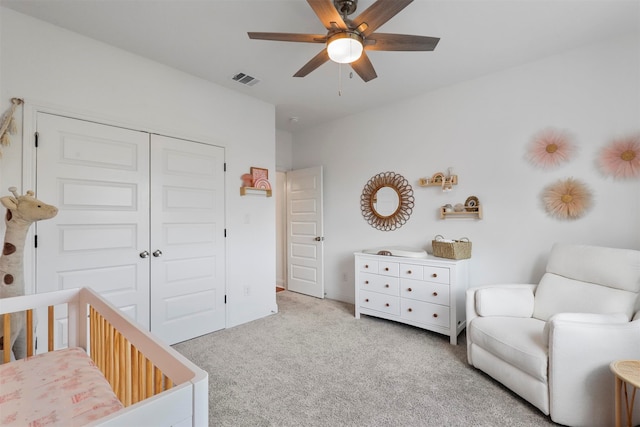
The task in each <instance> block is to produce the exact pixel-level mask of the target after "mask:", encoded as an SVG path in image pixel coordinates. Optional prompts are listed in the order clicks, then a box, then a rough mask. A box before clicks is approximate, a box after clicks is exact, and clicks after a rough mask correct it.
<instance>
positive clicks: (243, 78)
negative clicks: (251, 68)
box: [232, 73, 260, 86]
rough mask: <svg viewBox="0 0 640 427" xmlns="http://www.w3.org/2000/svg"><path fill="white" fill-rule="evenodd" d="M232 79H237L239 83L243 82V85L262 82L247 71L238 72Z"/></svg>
mask: <svg viewBox="0 0 640 427" xmlns="http://www.w3.org/2000/svg"><path fill="white" fill-rule="evenodd" d="M232 79H233V80H235V81H237V82H238V83H242V84H243V85H247V86H254V85H256V84H257V83H259V82H260V80H258V79H256V78H255V77H251V76H250V75H248V74H245V73H238V74H236V75H235V76H233V77H232Z"/></svg>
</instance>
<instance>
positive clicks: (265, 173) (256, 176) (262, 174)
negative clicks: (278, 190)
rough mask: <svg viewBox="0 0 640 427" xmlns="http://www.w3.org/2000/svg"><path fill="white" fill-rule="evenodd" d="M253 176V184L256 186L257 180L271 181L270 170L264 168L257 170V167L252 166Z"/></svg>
mask: <svg viewBox="0 0 640 427" xmlns="http://www.w3.org/2000/svg"><path fill="white" fill-rule="evenodd" d="M250 171H251V176H252V177H253V184H254V185H255V183H256V181H257V180H260V179H266V180H268V179H269V169H264V168H257V167H255V166H252V167H251V169H250Z"/></svg>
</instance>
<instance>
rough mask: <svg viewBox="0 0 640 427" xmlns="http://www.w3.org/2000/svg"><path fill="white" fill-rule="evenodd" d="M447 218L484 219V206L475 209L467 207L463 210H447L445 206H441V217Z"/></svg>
mask: <svg viewBox="0 0 640 427" xmlns="http://www.w3.org/2000/svg"><path fill="white" fill-rule="evenodd" d="M446 218H475V219H482V206H478V207H477V208H473V210H467V209H465V210H464V211H462V212H445V211H444V207H442V206H441V207H440V219H446Z"/></svg>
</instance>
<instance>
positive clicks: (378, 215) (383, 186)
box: [360, 172, 414, 231]
mask: <svg viewBox="0 0 640 427" xmlns="http://www.w3.org/2000/svg"><path fill="white" fill-rule="evenodd" d="M413 203H414V198H413V188H411V185H410V184H409V181H407V180H406V179H405V178H404V177H403V176H402V175H398V174H397V173H395V172H381V173H379V174H377V175H375V176H374V177H372V178H371V179H370V180H369V182H367V184H366V185H365V186H364V189H363V190H362V196H360V210H361V211H362V216H363V217H364V219H366V220H367V222H368V223H369V224H371V226H372V227H374V228H377V229H378V230H382V231H393V230H395V229H397V228H400V227H402V226H403V225H404V224H405V223H406V222H407V221H408V220H409V217H410V216H411V213H412V212H413Z"/></svg>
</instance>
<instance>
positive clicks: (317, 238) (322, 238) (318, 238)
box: [314, 236, 324, 242]
mask: <svg viewBox="0 0 640 427" xmlns="http://www.w3.org/2000/svg"><path fill="white" fill-rule="evenodd" d="M314 240H315V241H316V242H322V241H323V240H324V237H320V236H318V237H316V238H315V239H314Z"/></svg>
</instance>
